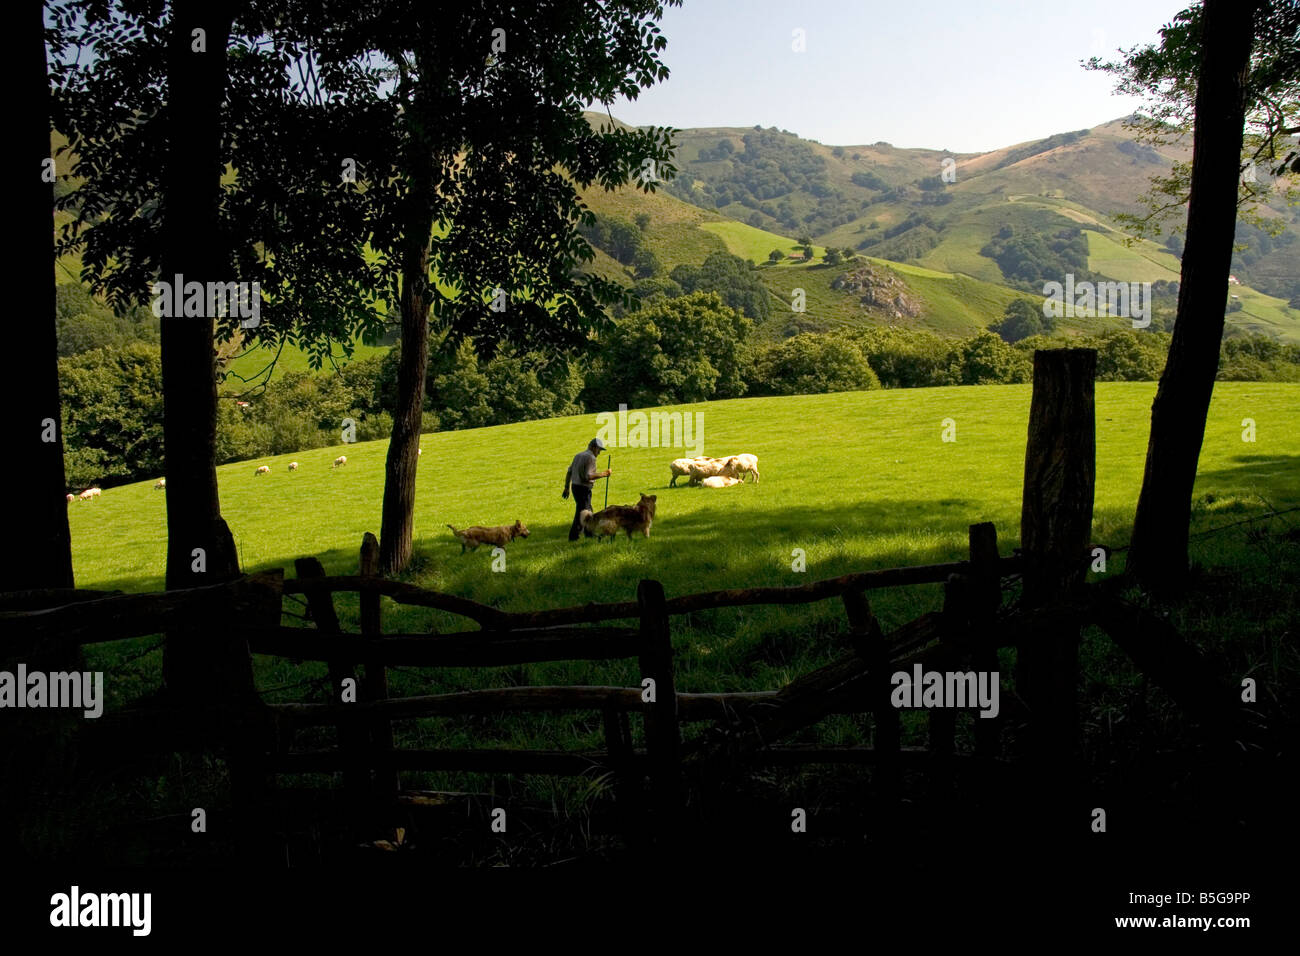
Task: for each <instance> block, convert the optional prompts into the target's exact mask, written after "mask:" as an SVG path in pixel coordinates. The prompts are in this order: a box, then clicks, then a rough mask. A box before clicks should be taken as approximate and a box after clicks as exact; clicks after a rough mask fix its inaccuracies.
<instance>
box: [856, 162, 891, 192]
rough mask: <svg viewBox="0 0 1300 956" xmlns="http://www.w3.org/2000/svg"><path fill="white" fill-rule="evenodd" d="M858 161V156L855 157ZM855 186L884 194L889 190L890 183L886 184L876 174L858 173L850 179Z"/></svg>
mask: <svg viewBox="0 0 1300 956" xmlns="http://www.w3.org/2000/svg"><path fill="white" fill-rule="evenodd" d="M854 158H855V159H856V158H857V156H856V155H855V156H854ZM849 179H850V180H851V181H852V183H853V185H855V186H861V187H862V188H863V189H874V190H876V191H877V192H884V191H885V190H886V189H888V188H889V183H887V182H885V181H884V180H883V179H881V178H880V177H879V176H877V175H876V174H875V173H868V172H856V173H854V174H853V175H852V176H850V177H849Z"/></svg>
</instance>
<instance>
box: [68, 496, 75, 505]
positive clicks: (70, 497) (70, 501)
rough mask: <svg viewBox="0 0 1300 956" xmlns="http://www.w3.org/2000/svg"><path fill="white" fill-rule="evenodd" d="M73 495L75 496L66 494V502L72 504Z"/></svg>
mask: <svg viewBox="0 0 1300 956" xmlns="http://www.w3.org/2000/svg"><path fill="white" fill-rule="evenodd" d="M75 497H77V496H76V495H68V504H72V499H73V498H75Z"/></svg>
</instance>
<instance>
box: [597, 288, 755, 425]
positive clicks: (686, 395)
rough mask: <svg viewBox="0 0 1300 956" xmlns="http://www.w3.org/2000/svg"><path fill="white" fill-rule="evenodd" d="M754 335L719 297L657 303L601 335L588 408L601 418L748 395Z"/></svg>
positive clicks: (695, 295)
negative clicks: (747, 351)
mask: <svg viewBox="0 0 1300 956" xmlns="http://www.w3.org/2000/svg"><path fill="white" fill-rule="evenodd" d="M674 271H676V270H674ZM752 328H753V323H752V322H751V321H750V320H749V319H748V318H746V317H745V316H744V315H742V314H741V313H740V312H738V311H737V310H735V309H732V308H730V307H728V306H727V305H726V304H725V303H724V302H723V300H722V298H721V297H720V296H718V294H717V293H714V292H694V293H691V294H688V295H684V296H681V297H679V298H676V299H669V300H665V301H656V302H653V303H651V304H649V305H647V306H645V307H644V308H642V309H641V310H639V311H637V312H634V313H632V314H631V315H629V316H627V317H626V318H624V319H621V320H619V321H618V322H616V323H614V327H613V328H612V329H610V330H609V331H607V332H606V333H604V335H602V337H601V339H600V342H599V351H598V352H597V355H596V358H595V361H594V362H593V368H592V370H591V371H590V372H589V374H588V375H587V377H586V382H587V387H586V389H585V390H584V391H583V405H584V406H585V407H586V409H587V410H588V411H592V410H597V411H600V410H610V409H616V408H618V406H619V404H620V403H626V404H627V405H628V406H629V407H632V408H636V407H645V406H650V405H672V404H679V403H682V402H698V401H705V400H707V399H712V398H734V397H736V396H739V395H743V394H744V393H745V382H744V378H743V368H742V354H743V347H744V342H745V339H746V338H747V337H748V336H749V333H750V331H751V329H752Z"/></svg>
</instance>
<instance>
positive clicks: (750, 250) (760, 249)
mask: <svg viewBox="0 0 1300 956" xmlns="http://www.w3.org/2000/svg"><path fill="white" fill-rule="evenodd" d="M700 228H701V229H706V230H708V231H709V232H711V233H713V234H714V235H715V236H719V237H721V239H722V241H723V242H725V243H726V244H727V251H728V252H730V253H731V254H732V255H733V256H740V257H741V258H742V259H748V260H749V261H750V262H755V263H761V262H767V261H768V260H767V257H768V254H769V253H770V252H771V251H772V250H773V249H780V250H781V251H782V252H784V253H785V254H786V255H787V256H794V255H798V256H802V255H803V247H802V246H800V245H799V244H798V243H796V242H795V241H794V240H793V239H791V238H790V237H789V236H779V235H777V234H776V233H774V232H768V231H767V230H766V229H756V228H754V227H753V226H750V225H747V224H746V223H743V222H734V221H732V222H706V223H702V224H701V225H700ZM824 255H826V247H825V246H818V245H814V246H813V256H814V258H816V259H821V257H822V256H824ZM788 264H789V260H788V259H783V260H781V261H780V262H778V263H777V266H778V267H780V266H783V265H788Z"/></svg>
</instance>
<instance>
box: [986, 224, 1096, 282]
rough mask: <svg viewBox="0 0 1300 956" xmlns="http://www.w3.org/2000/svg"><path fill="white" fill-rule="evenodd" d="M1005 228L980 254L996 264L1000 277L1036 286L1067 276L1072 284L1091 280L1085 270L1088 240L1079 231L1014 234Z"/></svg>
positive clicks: (1087, 271)
mask: <svg viewBox="0 0 1300 956" xmlns="http://www.w3.org/2000/svg"><path fill="white" fill-rule="evenodd" d="M1008 231H1011V230H1009V228H1008V227H1004V228H1003V230H1002V231H1001V232H999V233H998V235H997V237H996V238H994V239H993V240H991V241H990V242H989V243H988V244H987V245H985V246H984V248H983V249H981V250H980V255H982V256H988V257H989V258H990V259H993V260H994V261H995V262H997V264H998V268H1000V269H1001V270H1002V274H1003V275H1004V276H1006V277H1007V279H1009V280H1011V281H1012V282H1016V283H1020V284H1022V285H1028V286H1035V285H1041V283H1043V282H1049V281H1054V282H1061V281H1063V280H1064V278H1065V275H1066V274H1067V273H1072V274H1073V275H1074V281H1075V282H1082V281H1084V280H1085V279H1092V278H1093V273H1092V272H1090V271H1089V270H1088V237H1087V236H1085V235H1084V234H1083V230H1082V229H1078V228H1069V229H1062V230H1060V231H1058V232H1057V233H1055V234H1054V235H1050V236H1043V235H1040V234H1038V233H1023V234H1017V233H1015V232H1014V231H1011V234H1010V235H1009V236H1004V235H1003V233H1006V232H1008Z"/></svg>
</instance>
